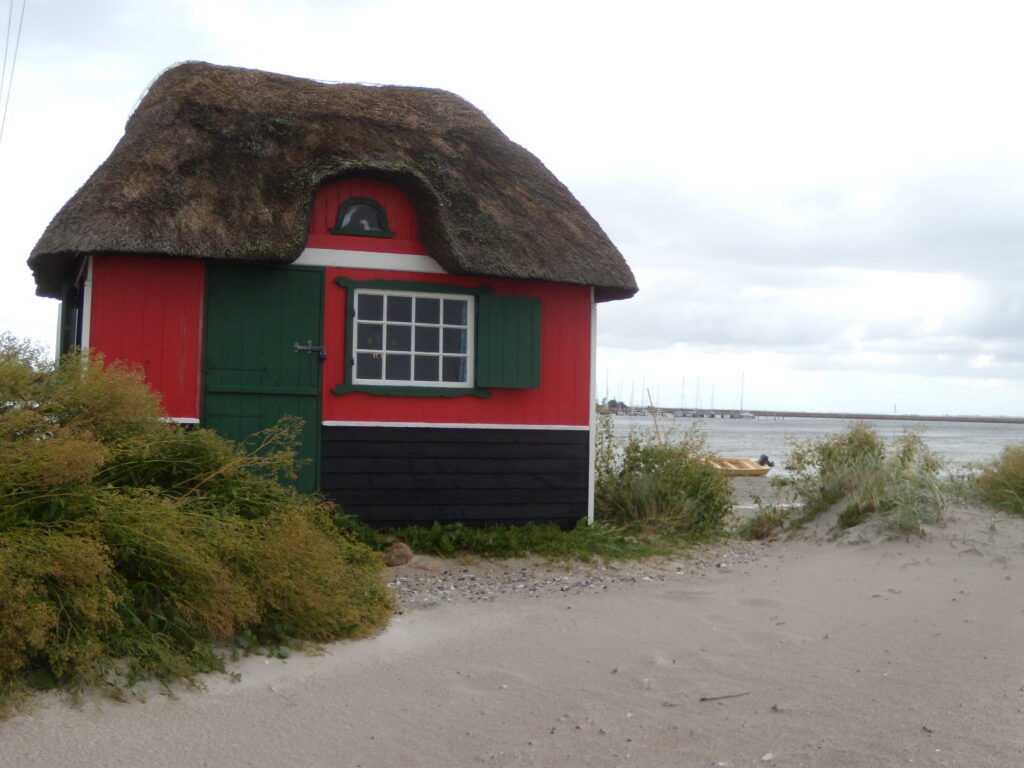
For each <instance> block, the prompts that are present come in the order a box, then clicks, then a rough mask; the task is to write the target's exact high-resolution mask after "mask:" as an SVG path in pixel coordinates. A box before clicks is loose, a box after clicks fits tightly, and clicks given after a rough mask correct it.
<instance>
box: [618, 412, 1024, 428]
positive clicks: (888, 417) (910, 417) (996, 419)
mask: <svg viewBox="0 0 1024 768" xmlns="http://www.w3.org/2000/svg"><path fill="white" fill-rule="evenodd" d="M650 410H651V409H650V408H631V409H628V410H624V411H617V413H618V414H621V415H635V416H646V415H648V414H649V413H650ZM658 413H659V415H672V416H678V417H681V418H696V419H747V418H757V419H786V418H800V419H850V420H856V421H868V420H870V421H953V422H961V423H964V422H966V423H977V424H1024V418H1021V417H1015V416H920V415H917V414H910V413H902V414H891V413H890V414H885V413H818V412H811V411H755V410H753V409H749V410H743V411H739V410H734V409H728V408H659V409H658Z"/></svg>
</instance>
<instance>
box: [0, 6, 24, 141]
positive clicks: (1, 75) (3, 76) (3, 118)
mask: <svg viewBox="0 0 1024 768" xmlns="http://www.w3.org/2000/svg"><path fill="white" fill-rule="evenodd" d="M26 2H27V0H21V13H20V14H19V16H18V30H17V32H16V33H15V36H14V51H13V52H10V46H11V23H12V22H13V20H14V0H10V5H9V7H8V9H7V32H6V34H5V35H4V62H3V67H2V68H0V98H3V101H4V106H3V112H2V114H0V141H3V138H4V126H6V125H7V108H8V106H9V105H10V103H11V86H12V85H13V83H14V65H15V64H16V63H17V61H18V46H19V45H20V44H21V28H22V26H23V25H24V23H25V3H26ZM8 52H10V56H8ZM8 59H10V62H11V74H10V77H8V76H7V61H8ZM5 81H6V83H7V93H6V95H4V82H5Z"/></svg>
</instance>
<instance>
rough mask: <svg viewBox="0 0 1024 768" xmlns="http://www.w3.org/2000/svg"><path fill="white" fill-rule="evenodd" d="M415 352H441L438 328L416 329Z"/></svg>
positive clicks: (439, 330)
mask: <svg viewBox="0 0 1024 768" xmlns="http://www.w3.org/2000/svg"><path fill="white" fill-rule="evenodd" d="M416 351H417V352H440V351H441V329H440V328H417V329H416Z"/></svg>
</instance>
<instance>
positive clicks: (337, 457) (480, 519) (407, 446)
mask: <svg viewBox="0 0 1024 768" xmlns="http://www.w3.org/2000/svg"><path fill="white" fill-rule="evenodd" d="M322 436H323V451H322V454H321V461H322V464H321V467H322V471H321V478H320V488H321V491H322V492H323V493H324V494H326V495H327V496H329V497H331V498H333V499H335V500H336V501H337V502H338V503H340V504H341V505H342V506H343V507H344V508H345V510H346V511H347V512H349V513H351V514H354V515H356V516H357V517H359V518H361V519H363V520H365V521H366V522H368V523H371V524H372V525H375V526H402V525H414V524H415V525H423V524H426V525H429V524H431V523H433V522H434V521H435V520H436V521H438V522H442V523H452V522H462V523H466V524H469V525H485V524H489V523H526V522H530V521H533V522H554V523H557V524H558V525H561V526H563V527H571V526H573V525H575V524H576V522H577V521H578V520H579V519H580V518H581V517H586V515H587V491H588V482H589V467H590V460H589V450H590V441H589V434H588V432H587V431H586V430H571V429H565V430H563V429H472V428H461V429H460V428H449V427H377V426H374V427H329V426H325V427H323V432H322Z"/></svg>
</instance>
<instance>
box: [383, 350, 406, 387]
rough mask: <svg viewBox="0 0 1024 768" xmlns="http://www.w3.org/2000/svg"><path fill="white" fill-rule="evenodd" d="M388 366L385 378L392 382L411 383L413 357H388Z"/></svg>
mask: <svg viewBox="0 0 1024 768" xmlns="http://www.w3.org/2000/svg"><path fill="white" fill-rule="evenodd" d="M386 357H387V366H386V368H385V376H384V378H386V379H388V380H391V381H396V380H397V381H409V380H410V379H411V378H412V376H411V375H410V374H411V368H412V355H386Z"/></svg>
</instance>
